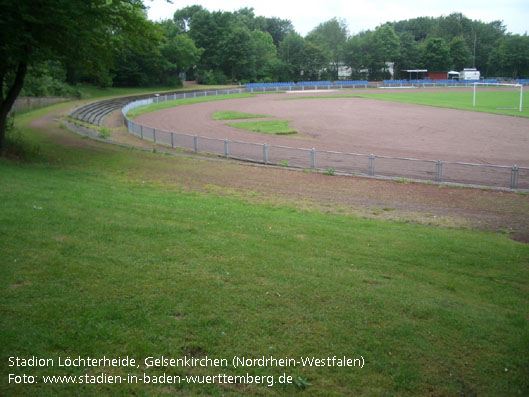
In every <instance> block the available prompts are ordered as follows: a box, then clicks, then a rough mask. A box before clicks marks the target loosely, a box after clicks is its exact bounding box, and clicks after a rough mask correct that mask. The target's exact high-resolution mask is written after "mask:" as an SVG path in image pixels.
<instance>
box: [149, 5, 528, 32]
mask: <svg viewBox="0 0 529 397" xmlns="http://www.w3.org/2000/svg"><path fill="white" fill-rule="evenodd" d="M172 3H173V4H169V3H167V1H166V0H146V1H144V4H145V5H146V6H148V7H149V10H148V13H149V19H151V20H153V21H158V20H161V19H170V18H172V16H173V14H174V12H175V11H176V10H177V9H180V8H184V7H186V6H189V5H193V4H200V5H201V6H203V7H204V8H206V9H208V10H210V11H217V10H223V11H235V10H238V9H239V8H243V7H251V8H254V12H255V15H258V16H264V17H278V18H281V19H289V20H290V21H291V22H292V23H293V25H294V28H295V29H296V31H297V32H298V33H300V34H301V35H303V36H305V35H306V34H307V33H308V32H309V31H310V30H312V29H313V28H314V27H316V26H318V25H319V24H320V23H322V22H325V21H327V20H329V19H331V18H333V17H338V18H343V19H345V21H346V22H347V26H348V27H349V33H350V34H356V33H358V32H360V31H362V30H368V29H371V30H373V29H374V28H376V27H377V26H378V25H381V24H383V23H385V22H388V21H400V20H403V19H411V18H416V17H420V16H430V17H438V16H441V15H449V14H451V13H452V12H461V13H463V15H465V16H466V17H468V18H470V19H474V20H481V21H483V22H491V21H494V20H502V21H503V23H504V25H506V26H507V31H508V32H511V33H518V34H524V33H526V32H528V31H529V22H528V21H529V0H502V1H498V0H494V1H492V0H458V1H454V0H444V1H430V0H422V1H421V0H399V1H395V0H391V1H389V0H356V1H354V0H304V1H288V0H222V1H218V0H203V1H200V0H198V1H186V0H172Z"/></svg>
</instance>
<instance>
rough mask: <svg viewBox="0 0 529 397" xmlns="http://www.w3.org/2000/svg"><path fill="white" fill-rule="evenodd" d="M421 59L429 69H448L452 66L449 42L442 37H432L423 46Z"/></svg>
mask: <svg viewBox="0 0 529 397" xmlns="http://www.w3.org/2000/svg"><path fill="white" fill-rule="evenodd" d="M421 61H422V65H423V67H424V68H425V69H428V70H429V71H432V72H442V71H448V70H449V69H450V66H452V60H451V58H450V49H449V47H448V44H446V42H445V41H444V40H443V39H441V38H440V37H430V38H429V39H428V40H426V42H425V43H423V45H422V46H421Z"/></svg>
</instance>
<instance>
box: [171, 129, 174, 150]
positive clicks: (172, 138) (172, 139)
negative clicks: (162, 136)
mask: <svg viewBox="0 0 529 397" xmlns="http://www.w3.org/2000/svg"><path fill="white" fill-rule="evenodd" d="M171 147H172V148H173V149H174V133H173V132H171Z"/></svg>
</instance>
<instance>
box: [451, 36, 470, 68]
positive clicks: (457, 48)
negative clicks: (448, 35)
mask: <svg viewBox="0 0 529 397" xmlns="http://www.w3.org/2000/svg"><path fill="white" fill-rule="evenodd" d="M450 57H451V58H452V68H453V69H456V70H463V69H464V68H466V67H470V66H471V65H472V53H471V52H470V50H469V49H468V47H467V44H466V42H465V39H464V38H463V36H457V37H455V38H454V39H453V40H452V42H451V43H450Z"/></svg>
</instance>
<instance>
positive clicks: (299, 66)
mask: <svg viewBox="0 0 529 397" xmlns="http://www.w3.org/2000/svg"><path fill="white" fill-rule="evenodd" d="M304 46H305V40H303V37H301V36H300V35H299V34H298V33H296V32H292V33H289V34H288V35H287V37H285V40H283V41H282V42H281V44H280V45H279V59H281V61H282V62H283V63H284V65H285V74H286V80H295V81H297V80H300V78H301V71H302V70H303V63H304V60H305V59H304V57H305V55H304V52H303V49H304Z"/></svg>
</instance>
